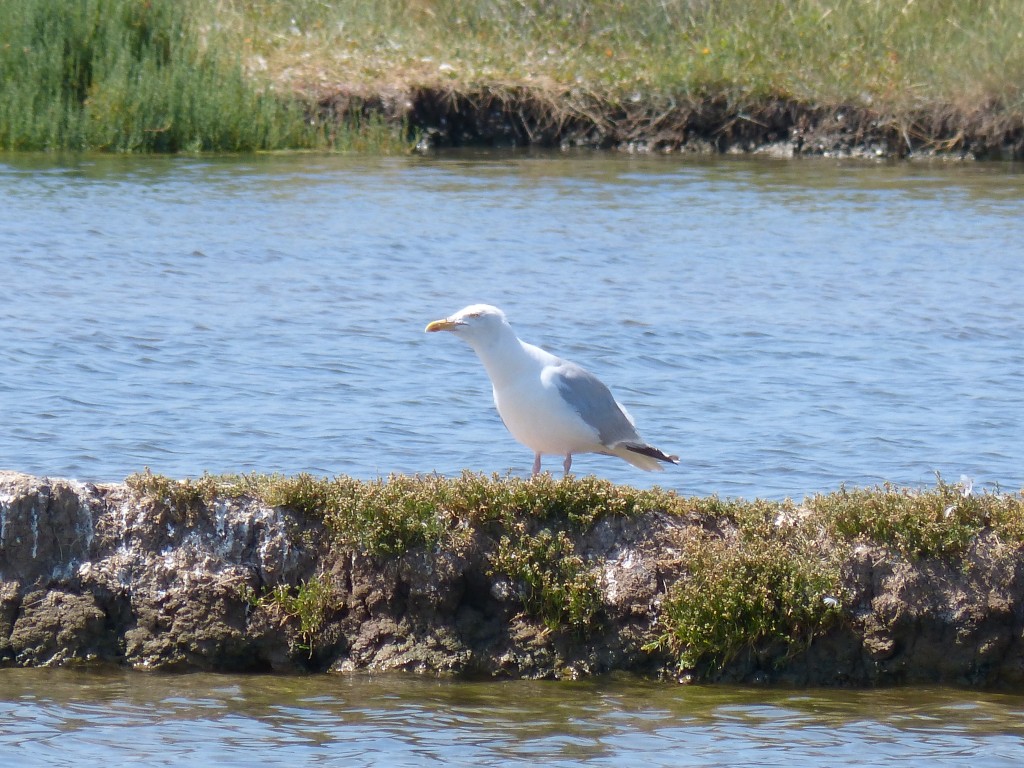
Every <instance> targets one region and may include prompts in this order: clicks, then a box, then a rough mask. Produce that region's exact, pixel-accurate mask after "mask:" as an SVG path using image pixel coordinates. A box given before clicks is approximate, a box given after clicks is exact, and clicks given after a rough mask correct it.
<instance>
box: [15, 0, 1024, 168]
mask: <svg viewBox="0 0 1024 768" xmlns="http://www.w3.org/2000/svg"><path fill="white" fill-rule="evenodd" d="M0 10H2V13H0V40H3V41H4V42H3V44H2V45H0V149H8V150H12V149H13V150H19V149H24V150H27V149H49V150H60V149H72V150H82V149H101V150H108V151H116V152H154V151H156V152H177V151H232V152H245V151H253V150H268V149H284V148H292V149H296V148H300V149H301V148H314V149H340V150H345V151H353V150H354V151H371V152H387V151H401V150H403V149H406V148H408V147H409V146H410V142H409V135H408V134H409V130H408V126H404V125H401V124H397V123H395V122H388V120H386V119H384V118H382V117H381V114H382V111H383V112H391V113H395V114H400V113H401V112H402V108H401V105H400V104H399V105H398V106H397V107H393V108H388V107H387V104H386V102H387V101H388V99H389V98H397V101H398V102H401V101H402V99H403V98H404V94H406V93H408V92H410V91H415V90H416V89H434V90H436V91H439V92H441V93H451V94H457V93H472V92H480V91H481V90H485V91H490V92H502V91H505V92H510V91H515V90H519V91H523V92H528V93H529V94H530V95H531V97H533V98H535V99H540V100H541V101H543V102H544V103H545V104H546V105H547V106H548V108H549V109H550V110H551V112H552V114H554V115H555V116H557V115H558V114H559V113H560V111H561V112H566V110H570V111H572V110H574V112H573V114H576V113H580V112H581V111H583V112H586V110H588V109H591V108H594V105H598V106H599V109H601V110H602V111H607V112H608V113H609V114H613V113H616V112H621V111H622V110H623V109H626V108H636V107H640V108H642V109H646V110H648V111H650V112H654V113H658V112H659V111H666V110H668V109H670V108H672V107H674V106H676V105H679V104H686V103H693V104H700V103H702V102H704V101H706V100H709V99H711V100H718V101H724V102H726V103H728V104H730V105H733V107H734V109H733V111H732V112H731V113H730V114H741V115H742V114H744V112H743V110H744V109H746V108H747V107H751V108H755V107H756V106H757V105H758V104H763V103H765V102H770V101H772V100H781V101H784V102H790V101H792V102H797V103H801V104H809V105H812V106H825V107H830V106H838V105H846V104H849V105H853V106H856V107H860V108H865V109H871V110H875V111H876V112H878V113H880V114H884V115H887V116H888V117H889V118H895V119H899V118H900V117H901V116H903V117H904V118H906V119H905V120H902V122H901V124H906V125H912V124H913V119H912V117H913V115H914V114H916V112H917V111H921V110H925V111H928V110H931V111H933V112H937V113H938V114H946V113H947V112H949V110H954V111H958V112H957V113H958V114H960V115H971V114H977V113H991V114H992V115H994V116H999V115H1011V116H1016V117H1017V118H1020V117H1021V116H1022V115H1024V4H1022V3H1020V2H1018V0H990V1H988V2H984V1H982V0H966V1H965V0H791V1H789V2H776V0H715V1H714V2H712V1H711V0H634V1H633V2H623V1H622V0H466V1H465V2H453V1H452V0H411V1H410V0H378V1H377V2H372V3H367V2H361V1H360V0H332V1H330V2H328V1H326V0H80V2H74V3H68V2H66V0H0ZM339 94H345V99H342V100H341V101H338V100H336V99H335V97H337V96H338V95H339ZM388 94H398V96H397V97H392V96H389V95H388ZM352 96H355V97H362V98H363V99H364V102H363V106H360V104H359V102H358V99H357V101H356V102H355V103H353V102H350V101H348V99H349V98H350V97H352ZM331 104H335V105H338V107H339V108H340V111H341V113H342V114H336V113H335V111H334V110H335V107H331V106H330V105H331ZM364 107H367V108H368V110H369V111H367V109H364ZM368 114H376V115H377V117H368V116H367V115H368ZM751 119H756V118H751ZM414 141H415V138H413V142H414Z"/></svg>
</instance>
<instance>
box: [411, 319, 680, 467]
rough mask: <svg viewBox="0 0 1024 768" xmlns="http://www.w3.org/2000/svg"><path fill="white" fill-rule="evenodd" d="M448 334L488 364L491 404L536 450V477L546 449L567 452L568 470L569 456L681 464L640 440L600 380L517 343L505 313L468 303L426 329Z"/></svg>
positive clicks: (648, 464)
mask: <svg viewBox="0 0 1024 768" xmlns="http://www.w3.org/2000/svg"><path fill="white" fill-rule="evenodd" d="M436 331H450V332H451V333H454V334H455V335H456V336H458V337H459V338H461V339H462V340H463V341H465V342H466V343H467V344H469V346H470V347H472V348H473V351H474V352H476V354H477V357H479V358H480V362H482V363H483V364H484V368H486V369H487V375H488V377H490V379H491V386H492V387H493V391H494V405H495V407H496V408H497V409H498V415H499V416H501V420H502V421H503V422H504V423H505V427H506V428H507V429H508V431H509V432H511V433H512V437H514V438H515V439H516V440H518V441H519V442H520V443H522V444H523V445H525V446H526V447H527V448H529V449H530V450H532V451H533V474H534V475H538V474H540V459H541V456H542V455H543V454H554V455H557V456H564V457H565V461H564V462H563V464H562V467H563V469H564V470H565V474H566V475H568V474H569V469H570V467H572V456H573V454H574V453H602V454H605V455H609V456H618V457H619V458H620V459H624V460H626V461H628V462H629V463H630V464H632V465H634V466H636V467H639V468H640V469H644V470H661V469H663V467H662V462H666V463H670V464H678V463H679V457H678V456H670V455H669V454H667V453H664V452H663V451H660V450H658V449H657V448H655V447H654V446H653V445H650V444H648V443H647V442H645V441H644V439H643V438H642V437H640V434H639V433H638V432H637V431H636V426H634V424H633V418H632V417H631V416H630V415H629V413H628V412H627V411H626V409H625V408H623V407H622V405H620V404H619V403H618V402H617V401H616V400H615V398H614V397H613V396H612V393H611V392H610V391H609V390H608V387H606V386H605V385H604V384H603V383H601V381H600V379H598V378H597V377H596V376H594V375H593V374H592V373H590V372H589V371H587V370H586V369H584V368H582V367H581V366H579V365H577V364H576V363H573V362H570V361H568V360H563V359H562V358H560V357H556V356H555V355H552V354H551V353H550V352H546V351H544V350H543V349H541V348H540V347H536V346H534V345H533V344H527V343H526V342H525V341H520V340H519V338H518V337H517V336H516V334H515V331H513V330H512V326H511V325H509V324H508V320H507V319H506V317H505V313H504V312H502V311H501V310H500V309H498V308H497V307H492V306H490V305H489V304H473V305H471V306H468V307H466V308H465V309H461V310H459V311H458V312H456V313H455V314H454V315H451V316H449V317H446V318H444V319H443V320H435V321H434V322H432V323H430V324H429V325H428V326H427V327H426V329H425V332H426V333H434V332H436Z"/></svg>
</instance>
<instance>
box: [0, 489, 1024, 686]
mask: <svg viewBox="0 0 1024 768" xmlns="http://www.w3.org/2000/svg"><path fill="white" fill-rule="evenodd" d="M281 482H287V483H291V485H290V486H289V487H290V488H291V489H292V495H291V497H290V498H291V499H292V500H291V501H289V502H288V503H287V504H285V503H281V501H280V499H279V500H278V502H277V503H271V502H268V501H267V500H266V499H267V498H269V496H268V494H267V493H265V492H262V491H260V492H253V491H251V490H250V491H245V492H237V493H225V492H217V493H212V494H211V493H208V491H209V490H210V488H211V487H212V486H211V487H207V486H203V485H202V483H201V481H195V482H192V481H181V482H178V481H172V480H167V479H166V478H161V477H159V476H152V475H148V474H146V475H136V476H133V477H132V478H129V479H128V480H127V481H126V482H125V483H117V484H102V485H98V484H91V483H81V482H77V481H68V480H60V479H47V478H38V477H32V476H29V475H24V474H20V473H14V472H0V523H2V525H0V554H2V557H0V668H3V667H12V666H20V667H31V666H76V665H82V664H113V665H117V666H120V667H124V668H131V669H138V670H163V671H200V670H205V671H225V672H227V671H231V672H275V673H296V672H333V673H348V672H363V671H371V672H384V671H405V672H416V673H420V674H425V675H433V676H436V675H442V676H454V677H464V678H480V677H483V678H495V679H502V678H512V679H516V678H520V679H521V678H529V679H563V678H579V677H585V676H590V675H597V674H603V673H608V672H614V671H625V672H630V673H637V674H641V675H645V676H651V677H659V678H662V679H665V680H667V681H678V682H709V683H714V682H729V683H743V684H777V685H796V686H812V685H813V686H841V687H865V686H877V685H897V684H953V685H961V686H969V687H978V688H990V689H1002V688H1011V687H1014V686H1019V685H1020V684H1021V683H1024V549H1022V547H1021V546H1020V544H1019V543H1016V542H1015V541H1014V536H1015V535H1016V534H1015V533H1014V532H1015V531H1016V529H1015V528H1014V527H1013V526H1016V525H1017V523H1016V522H1014V521H1015V520H1017V515H1018V512H1017V511H1014V510H1016V509H1017V506H1019V503H1020V502H1019V500H1018V499H1017V497H1015V496H1004V497H985V498H984V499H982V501H979V498H978V497H974V498H970V497H969V496H967V495H960V497H961V498H963V499H964V501H963V504H962V505H961V506H962V509H960V510H959V511H957V510H954V511H953V512H952V513H951V514H952V516H953V518H958V516H962V515H963V514H966V513H967V512H969V511H970V510H971V509H974V508H975V506H977V505H978V504H982V502H984V504H989V503H990V502H991V505H995V506H991V509H998V510H1008V511H1006V512H1005V519H1006V520H1008V521H1009V522H1008V523H1003V524H999V525H997V524H996V523H995V522H992V523H991V524H990V525H986V526H985V527H983V528H981V529H979V530H978V531H977V532H976V533H974V534H973V535H971V537H970V538H969V539H965V541H967V542H968V543H967V544H966V548H965V549H964V550H963V551H962V552H960V553H959V554H957V555H955V556H951V555H941V554H934V553H933V554H927V553H924V554H913V553H912V552H908V551H906V547H905V546H901V545H899V538H898V536H897V537H896V539H894V541H893V542H892V543H889V544H883V543H881V542H880V541H878V540H871V539H870V538H868V537H864V536H857V537H855V538H853V539H851V540H849V541H845V540H844V541H843V542H839V543H838V544H836V543H835V542H831V535H829V534H823V533H822V524H823V518H821V517H820V515H821V512H820V511H819V510H816V509H814V508H805V507H799V508H794V507H786V506H779V505H773V504H769V503H767V502H758V501H755V502H751V503H750V504H749V505H748V507H743V508H741V507H739V506H737V505H735V504H731V503H729V502H721V501H719V500H717V499H709V500H700V499H691V500H679V505H678V508H677V509H668V508H665V509H657V508H653V507H652V508H645V509H641V508H636V509H634V510H632V511H630V510H629V509H627V508H626V507H623V506H622V505H621V504H618V506H619V507H622V508H621V509H620V510H619V511H614V510H613V509H612V507H615V506H616V505H617V500H618V501H622V502H623V503H626V502H628V501H629V500H630V499H634V498H636V499H640V500H641V501H643V500H644V499H654V500H656V499H657V498H658V497H656V496H652V495H648V496H636V497H633V496H621V495H615V494H616V493H618V492H619V491H620V490H621V489H620V488H617V487H614V486H611V485H610V484H604V483H601V482H600V481H597V480H594V479H582V480H573V481H571V482H570V481H561V482H556V481H553V480H550V479H545V480H543V481H540V482H537V483H527V482H525V481H522V482H511V481H498V480H497V479H495V480H490V481H488V480H486V479H481V478H474V477H467V478H464V479H463V481H462V482H463V486H460V487H462V488H463V490H465V489H467V488H468V489H469V491H470V494H469V495H471V496H472V497H473V498H476V499H478V501H477V502H475V503H478V504H480V505H482V506H484V507H486V506H488V505H491V504H493V502H489V501H487V500H486V499H484V498H483V497H482V496H481V494H482V493H483V492H495V493H498V494H512V498H513V499H520V501H515V502H514V504H515V505H516V510H513V512H512V513H511V514H504V516H503V517H491V518H479V519H476V520H467V519H465V518H464V516H462V515H461V514H458V513H457V512H456V511H455V510H456V507H454V506H453V507H450V508H447V509H446V508H442V507H440V506H439V507H438V508H436V509H430V510H427V512H426V517H424V518H423V519H424V520H425V521H426V523H425V524H436V525H438V526H439V527H440V528H442V529H443V531H444V541H445V542H447V543H434V544H431V543H429V542H424V541H420V540H419V539H417V538H416V536H415V535H413V536H412V537H411V538H408V539H406V540H405V541H404V543H403V541H402V540H398V539H396V538H395V535H394V531H395V530H399V529H400V528H401V526H403V525H407V523H406V522H403V521H385V520H381V519H380V518H379V517H378V516H376V515H374V516H372V517H371V518H370V519H369V520H368V521H367V522H368V523H369V524H370V525H371V526H373V535H375V536H377V537H378V538H377V539H375V540H374V541H375V542H376V543H367V544H364V545H353V544H352V543H351V540H349V541H346V540H345V539H344V537H342V536H339V534H338V531H339V530H341V529H340V528H338V527H337V524H336V523H335V522H332V521H331V518H330V517H329V516H327V515H323V514H321V512H322V510H323V505H322V502H321V497H320V496H318V495H317V489H318V488H321V489H322V488H324V487H325V486H323V485H322V484H321V485H317V483H316V482H315V481H312V480H310V479H308V478H306V479H304V478H296V479H294V480H287V481H281ZM333 482H334V483H335V484H338V483H340V484H341V485H342V486H344V487H345V488H349V489H355V490H356V491H358V492H361V489H362V488H363V486H362V485H360V484H359V483H357V482H356V481H352V480H349V479H336V480H335V481H333ZM424 483H426V484H430V483H432V485H431V488H432V489H434V490H435V491H437V492H438V493H439V495H438V497H437V498H442V497H445V498H452V496H451V494H452V493H453V489H454V490H458V487H456V485H455V484H454V483H451V482H449V481H444V480H437V479H434V480H420V479H415V478H392V479H391V480H389V481H388V482H387V483H378V484H376V485H374V486H373V487H372V488H371V489H370V490H371V491H372V493H373V494H376V495H377V496H378V497H379V496H380V495H381V494H384V495H388V494H390V495H389V496H388V499H389V500H388V501H387V505H388V506H387V510H386V512H387V511H388V510H394V509H397V508H398V507H401V506H408V507H413V506H419V505H421V502H422V497H417V496H415V493H416V492H417V489H418V488H419V485H418V484H424ZM253 487H254V486H253ZM332 487H334V489H335V491H337V487H336V486H332ZM941 490H942V492H943V493H946V492H947V491H948V493H947V494H946V495H945V496H941V497H940V496H936V497H935V500H938V501H939V503H945V502H946V501H948V500H949V499H954V498H957V497H958V494H960V491H959V490H957V489H955V488H952V487H944V488H943V489H941ZM587 493H589V494H591V496H590V497H587V496H586V494H587ZM844 493H845V492H844ZM887 493H888V491H887ZM893 493H895V496H894V498H895V499H896V500H899V499H905V500H906V499H909V500H910V501H912V502H913V501H915V500H918V499H924V500H925V501H927V502H928V503H931V501H932V498H931V497H930V496H925V495H922V496H915V495H913V494H909V493H906V492H893ZM445 494H447V496H445ZM523 494H527V495H523ZM600 494H604V496H601V495H600ZM882 496H883V494H882V493H876V494H873V493H871V492H860V493H852V494H847V495H846V496H844V497H841V498H840V499H839V501H842V502H843V503H849V504H851V505H854V506H855V507H856V509H857V512H858V514H863V515H865V516H868V517H870V518H871V519H872V520H873V519H874V518H875V517H876V516H878V515H880V513H879V511H878V510H877V509H875V508H874V505H875V503H876V502H878V501H879V499H880V498H882ZM282 498H283V497H282ZM559 498H561V499H562V500H561V501H559ZM588 498H589V499H590V500H589V501H588ZM417 499H419V501H417ZM593 499H604V501H601V502H600V505H602V506H603V507H604V509H602V510H599V514H598V513H597V512H595V511H594V510H593V509H592V507H593V504H594V502H593ZM883 500H884V499H883ZM826 501H828V500H827V499H826ZM345 503H347V502H345ZM563 504H564V505H565V506H564V507H563V506H560V505H563ZM538 505H540V506H541V507H543V506H545V505H547V507H548V511H547V512H542V511H539V510H538ZM555 507H557V508H558V509H555ZM627 507H628V504H627ZM952 508H953V507H952V506H951V507H947V509H952ZM552 509H555V511H553V512H552V511H551V510H552ZM531 510H532V511H531ZM558 510H562V511H558ZM312 513H316V514H312ZM941 514H942V512H941V510H940V515H941ZM979 514H982V515H983V516H987V515H989V514H990V511H986V510H985V509H982V510H981V512H979ZM751 515H753V516H754V517H756V522H755V525H756V526H757V528H758V530H760V531H761V532H762V533H761V534H758V535H759V536H762V537H763V538H762V539H758V540H757V541H756V542H755V544H756V546H755V548H754V549H749V545H750V541H748V539H750V536H751V535H752V534H751V531H752V530H753V529H750V528H745V527H744V526H745V523H744V522H743V518H744V516H747V517H750V516H751ZM944 516H945V517H946V518H950V515H944ZM953 518H950V519H951V520H952V519H953ZM581 520H583V521H584V522H580V521H581ZM573 521H575V522H573ZM386 524H388V525H390V524H394V525H397V526H398V528H393V529H392V528H387V527H386ZM955 524H956V523H955V521H954V522H951V523H950V525H951V526H952V525H955ZM1000 525H1001V526H1002V527H1000ZM993 526H995V527H993ZM419 528H422V525H420V526H419V527H418V528H416V530H419ZM402 530H405V529H402ZM407 533H408V531H407ZM412 534H415V530H413V531H412ZM808 534H810V536H811V538H810V539H805V537H806V536H807V535H808ZM438 541H441V539H438ZM417 542H419V543H417ZM758 542H759V543H758ZM800 542H803V544H801V543H800ZM695 543H697V544H698V545H699V546H698V549H696V550H692V552H695V553H696V555H695V556H694V555H693V554H692V553H691V554H689V555H688V554H687V553H688V552H691V549H690V548H691V547H692V546H694V544H695ZM805 545H806V546H805ZM791 546H796V547H797V549H794V550H793V551H794V552H795V553H797V554H798V555H799V556H800V557H803V558H804V559H808V557H810V559H815V557H816V556H815V555H814V554H813V553H815V552H817V553H819V554H818V556H817V557H820V560H821V563H822V564H824V563H827V562H829V561H830V560H834V561H835V563H836V565H837V570H836V574H837V578H838V581H836V582H835V583H831V584H826V585H824V586H815V582H813V581H806V580H804V581H801V580H800V579H799V578H795V575H794V574H793V573H787V572H785V570H784V569H783V570H779V563H780V562H783V561H780V560H778V559H776V558H775V557H774V553H775V552H776V550H778V549H780V548H781V549H785V548H787V547H791ZM800 547H804V548H803V549H800ZM745 548H746V549H745ZM744 553H746V554H744ZM801 553H802V554H801ZM738 554H739V555H742V557H739V559H737V555H738ZM712 555H716V556H717V555H722V556H724V558H725V559H724V560H721V561H720V562H721V563H725V564H726V565H725V566H722V565H720V564H718V565H715V566H714V569H713V571H712V572H711V573H710V574H707V573H705V574H704V575H703V576H701V571H700V570H699V568H697V566H698V565H699V561H700V558H706V557H709V556H712ZM545 558H547V559H545ZM695 558H696V559H695ZM718 572H722V573H727V575H729V576H730V578H731V577H736V576H738V577H739V578H740V580H741V581H742V580H749V579H752V580H753V581H754V585H755V587H757V585H758V584H760V585H767V589H768V591H769V592H778V594H776V596H775V599H777V600H783V597H782V595H783V593H787V592H793V591H796V592H798V593H799V592H803V591H810V592H813V594H810V592H808V595H804V596H803V597H809V598H810V604H811V606H812V608H814V607H815V606H820V607H822V610H821V611H819V612H818V613H816V614H814V615H813V616H812V615H811V614H806V615H804V617H803V618H798V620H797V622H796V624H792V625H787V626H785V627H779V626H775V627H774V628H773V629H772V631H770V632H767V633H761V634H757V635H753V636H752V638H753V639H748V640H744V641H742V642H741V643H740V644H738V645H734V646H732V650H729V651H728V652H726V653H724V654H718V655H715V654H709V653H707V652H704V651H706V647H705V648H704V651H702V650H701V647H699V643H700V642H705V644H706V642H707V640H708V638H707V636H704V635H699V634H698V635H692V633H691V635H688V636H686V640H685V642H682V641H681V640H680V638H681V637H684V635H683V631H682V630H681V629H678V628H677V629H676V630H674V631H676V632H677V634H676V635H675V636H672V635H671V631H666V626H669V618H670V616H671V614H672V612H673V611H686V610H689V609H692V608H693V607H694V605H696V604H698V603H701V602H702V601H705V600H706V601H708V602H709V605H710V608H711V609H712V610H713V611H714V613H713V614H705V616H706V615H714V616H717V617H719V618H716V619H715V620H714V622H712V623H718V622H720V623H721V624H722V625H723V626H724V625H727V624H729V620H728V619H727V618H722V617H727V616H729V615H732V616H733V620H735V621H739V619H738V618H737V616H738V615H740V614H743V612H744V611H746V610H748V609H750V607H751V605H750V601H751V599H752V598H750V597H749V596H743V595H742V594H741V595H739V596H736V595H733V596H729V595H725V596H724V597H723V593H721V592H716V591H715V589H716V586H715V584H714V583H713V582H708V583H706V584H702V583H700V582H699V578H698V577H700V578H705V579H706V578H711V579H714V578H716V573H718ZM819 573H824V571H820V572H819ZM762 577H764V579H763V580H760V581H759V579H762ZM688 586H689V587H696V588H697V591H693V590H692V589H691V591H690V592H686V591H685V589H686V588H687V587H688ZM762 588H764V587H763V586H762V587H757V589H758V590H760V589H762ZM545 590H546V591H545ZM680 590H682V591H680ZM754 594H755V595H756V594H757V592H756V591H755V593H754ZM803 597H801V596H800V595H797V598H798V600H800V599H803ZM723 599H725V600H726V602H725V603H721V604H714V601H715V600H723ZM730 600H731V601H732V602H729V601H730ZM697 607H698V608H700V609H702V610H703V608H704V606H700V605H698V606H697ZM783 607H784V606H783ZM785 613H787V614H788V613H790V611H789V609H785ZM771 615H772V616H776V618H773V619H771V620H772V621H776V620H777V617H778V616H781V615H782V614H771ZM815 617H816V618H815ZM769 618H770V616H769ZM762 619H764V616H762ZM808 622H810V623H808ZM679 626H682V625H679ZM712 629H713V630H714V631H715V632H717V631H719V629H720V627H717V626H716V627H713V628H712ZM702 638H703V640H702ZM680 643H682V644H680ZM680 654H681V655H680Z"/></svg>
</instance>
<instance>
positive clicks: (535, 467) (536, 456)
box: [533, 453, 540, 477]
mask: <svg viewBox="0 0 1024 768" xmlns="http://www.w3.org/2000/svg"><path fill="white" fill-rule="evenodd" d="M539 474H540V454H539V453H535V454H533V476H534V477H536V476H537V475H539Z"/></svg>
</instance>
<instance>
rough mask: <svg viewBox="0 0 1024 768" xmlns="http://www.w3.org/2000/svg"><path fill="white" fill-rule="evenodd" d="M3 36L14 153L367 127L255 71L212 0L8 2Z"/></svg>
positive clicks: (216, 145) (2, 13)
mask: <svg viewBox="0 0 1024 768" xmlns="http://www.w3.org/2000/svg"><path fill="white" fill-rule="evenodd" d="M0 40H3V41H4V43H3V45H2V46H0V148H2V149H6V150H106V151H113V152H179V151H190V152H195V151H220V152H224V151H226V152H248V151H254V150H270V149H280V148H328V147H330V146H331V145H332V144H333V143H335V142H336V143H338V144H339V145H340V146H344V147H350V146H353V145H355V144H356V143H357V142H356V141H355V140H354V139H353V137H352V136H351V135H350V134H351V132H352V131H353V130H355V131H360V130H361V129H362V128H361V126H355V127H352V126H347V125H344V124H343V125H341V126H340V127H339V126H338V125H327V124H325V123H324V122H323V121H320V120H317V119H315V111H314V110H313V109H312V108H311V105H310V102H309V101H308V100H306V101H303V100H301V99H300V98H298V97H297V96H295V95H293V94H290V93H287V92H282V91H277V90H275V89H274V88H273V87H272V84H271V83H270V82H269V81H266V80H263V81H260V80H259V79H257V78H254V77H252V76H250V75H249V74H247V73H246V71H245V69H244V67H243V62H242V58H241V54H240V52H239V51H237V50H235V49H233V48H232V47H231V43H232V42H233V40H234V38H232V37H231V36H228V35H224V34H222V33H221V32H220V31H219V27H218V25H217V23H216V19H215V18H214V16H212V15H211V7H210V5H209V3H207V2H205V0H174V1H173V2H172V1H171V0H151V1H150V2H141V1H140V0H76V2H73V3H69V2H66V1H65V0H4V1H3V2H0ZM369 128H370V129H371V130H370V131H369V132H368V133H367V132H366V131H363V133H367V135H371V136H376V135H377V133H379V131H378V130H377V128H378V127H377V126H376V125H370V126H369ZM392 142H393V140H392Z"/></svg>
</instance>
